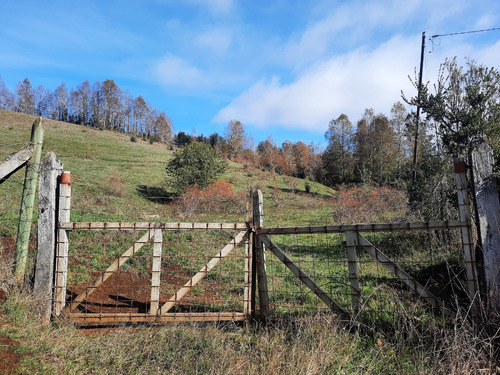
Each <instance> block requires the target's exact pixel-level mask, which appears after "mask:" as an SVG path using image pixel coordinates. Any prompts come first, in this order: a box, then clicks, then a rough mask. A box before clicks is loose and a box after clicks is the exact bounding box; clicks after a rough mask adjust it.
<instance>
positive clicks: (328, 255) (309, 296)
mask: <svg viewBox="0 0 500 375" xmlns="http://www.w3.org/2000/svg"><path fill="white" fill-rule="evenodd" d="M359 235H362V236H363V237H364V238H365V239H366V240H367V241H368V242H370V243H371V244H372V245H373V246H374V247H375V248H376V249H377V250H378V251H379V252H381V253H383V254H385V255H386V256H387V257H388V258H389V259H390V261H391V262H393V263H394V264H395V265H396V266H397V267H399V268H400V269H401V270H403V271H405V272H406V273H407V274H408V275H409V276H408V275H404V274H402V273H399V272H398V274H397V275H396V274H395V273H393V272H391V271H390V268H387V267H386V265H387V263H386V262H383V261H381V260H380V259H377V258H375V257H374V256H372V255H370V254H369V252H368V251H366V247H365V246H361V245H357V246H356V254H357V262H356V265H357V276H356V277H354V276H353V275H352V273H351V274H350V270H349V257H348V254H347V247H346V238H345V234H341V233H334V234H332V233H329V234H295V235H289V234H287V235H272V236H269V238H270V239H271V240H272V241H273V242H274V243H275V244H276V245H277V246H278V247H279V248H280V249H281V250H282V251H283V252H285V254H286V255H288V257H289V258H290V259H291V260H292V261H293V262H294V263H295V264H296V265H298V266H299V267H300V268H301V269H302V270H303V271H304V272H305V273H306V274H307V275H308V276H310V277H311V278H312V279H313V280H314V281H315V282H316V284H317V285H318V286H319V287H320V288H322V289H323V290H324V291H325V292H326V293H327V294H328V295H329V296H330V297H331V298H333V299H334V300H335V301H336V302H337V303H338V304H339V305H340V306H341V307H342V308H344V309H345V310H346V311H347V312H348V313H349V314H350V315H351V316H354V317H356V319H357V320H359V321H361V322H364V323H367V324H368V325H370V326H374V325H376V326H377V327H394V325H395V324H396V323H397V322H398V320H399V319H403V318H404V317H405V316H407V315H408V316H412V317H413V316H420V317H421V318H422V317H423V315H422V314H424V313H428V312H429V311H430V310H432V307H431V306H430V305H428V304H427V303H426V302H425V300H424V299H423V298H420V297H418V296H417V294H416V293H415V292H413V291H412V290H410V288H409V287H408V282H409V283H410V284H415V283H419V284H421V285H422V286H423V287H424V288H426V289H427V290H428V291H429V292H430V293H432V294H433V295H434V296H435V297H436V298H437V299H438V300H439V301H441V302H443V303H444V306H445V307H446V308H448V309H450V310H452V311H456V310H457V308H460V307H464V308H469V307H470V300H469V298H468V295H467V284H466V273H465V266H466V264H465V260H464V254H463V247H462V242H461V236H460V233H459V229H442V230H430V231H412V232H409V231H408V232H378V233H360V234H359ZM266 265H267V273H268V288H269V293H270V295H269V298H270V311H271V314H273V315H275V316H297V315H304V314H310V313H317V312H327V311H329V310H328V307H327V306H326V305H325V304H324V303H323V302H322V301H321V300H320V299H319V298H318V297H317V296H316V295H315V294H314V293H313V292H312V291H311V290H310V289H309V288H307V287H306V286H305V285H304V284H303V283H302V282H301V281H300V279H299V278H297V277H295V276H294V275H293V274H292V272H291V271H290V270H288V269H287V268H286V267H285V265H284V264H283V263H282V262H281V261H279V259H277V257H275V256H274V254H272V252H271V251H269V250H266ZM351 272H352V270H351ZM353 278H355V279H356V282H357V283H358V284H359V286H358V287H359V292H358V293H357V292H355V291H353V289H352V287H351V282H352V279H353ZM355 298H358V299H359V304H358V306H357V307H355V305H354V304H353V299H355ZM434 312H435V313H436V314H437V316H440V315H441V313H442V311H436V310H434Z"/></svg>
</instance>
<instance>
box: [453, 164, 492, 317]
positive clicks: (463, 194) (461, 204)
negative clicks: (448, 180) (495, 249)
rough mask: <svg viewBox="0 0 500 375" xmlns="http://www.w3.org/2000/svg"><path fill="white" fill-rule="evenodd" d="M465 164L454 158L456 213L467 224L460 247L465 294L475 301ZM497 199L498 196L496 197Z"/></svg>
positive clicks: (474, 269)
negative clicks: (464, 275) (462, 255)
mask: <svg viewBox="0 0 500 375" xmlns="http://www.w3.org/2000/svg"><path fill="white" fill-rule="evenodd" d="M466 170H467V169H466V166H465V162H464V160H463V158H456V159H455V182H456V184H457V195H458V213H459V216H460V221H462V222H464V223H465V224H467V226H466V227H464V228H461V235H462V247H463V250H464V259H465V272H466V275H467V294H468V296H469V299H470V300H471V301H476V297H477V296H478V291H479V283H478V277H477V271H476V253H475V248H474V244H473V238H474V237H473V234H472V229H471V223H472V220H471V209H470V202H469V189H468V186H467V175H466ZM497 201H498V197H497ZM474 305H475V308H474V310H473V314H475V315H477V313H478V311H479V310H478V308H479V305H480V304H478V303H474Z"/></svg>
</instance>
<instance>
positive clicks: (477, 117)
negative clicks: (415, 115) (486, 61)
mask: <svg viewBox="0 0 500 375" xmlns="http://www.w3.org/2000/svg"><path fill="white" fill-rule="evenodd" d="M413 84H414V85H415V86H416V80H415V82H413ZM403 99H404V100H406V102H407V103H409V104H412V105H420V107H421V109H422V112H423V113H425V114H426V115H427V117H428V118H431V119H433V120H434V121H436V122H437V123H438V125H439V133H440V136H441V139H442V143H443V146H444V147H445V148H446V149H447V151H448V152H449V153H451V154H454V155H465V153H466V152H467V150H468V148H469V145H470V142H471V141H472V140H474V139H477V138H486V139H490V142H491V141H492V138H494V137H495V135H496V134H497V133H498V128H499V124H500V73H499V72H498V70H496V69H495V68H487V67H485V66H483V65H478V64H477V63H476V62H474V61H472V60H468V61H467V63H466V67H465V68H464V67H459V66H458V64H457V60H456V58H453V59H451V60H448V59H447V60H446V61H445V62H444V63H443V64H441V67H440V71H439V75H438V80H437V83H436V84H435V85H434V93H431V91H430V89H429V85H428V84H427V85H425V86H423V87H422V91H421V94H420V100H419V99H418V97H413V98H411V99H406V98H405V97H404V95H403Z"/></svg>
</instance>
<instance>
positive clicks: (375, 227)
mask: <svg viewBox="0 0 500 375" xmlns="http://www.w3.org/2000/svg"><path fill="white" fill-rule="evenodd" d="M465 226H466V224H465V223H464V222H462V221H460V220H446V221H426V222H415V223H378V224H352V225H324V226H309V227H294V228H291V227H281V228H256V231H257V234H265V235H268V234H269V235H270V234H274V235H276V234H317V233H345V232H396V231H410V230H435V229H454V228H457V229H458V228H463V227H465Z"/></svg>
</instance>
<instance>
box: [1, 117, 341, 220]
mask: <svg viewBox="0 0 500 375" xmlns="http://www.w3.org/2000/svg"><path fill="white" fill-rule="evenodd" d="M34 120H35V117H34V116H29V115H25V114H20V113H16V112H11V111H0V158H2V159H3V158H4V157H5V156H7V155H8V154H10V153H12V152H15V151H16V150H18V149H19V148H20V147H22V145H24V144H27V143H28V142H29V137H30V130H31V125H32V123H33V121H34ZM42 124H43V128H44V130H45V137H44V145H43V153H42V155H45V154H46V153H47V152H48V151H53V152H55V153H56V155H57V157H58V158H59V159H60V160H61V162H62V163H63V164H64V169H65V170H68V171H70V172H71V175H72V190H73V196H75V197H76V199H75V200H74V201H73V208H74V210H75V211H74V214H76V215H77V216H76V217H75V219H77V220H78V219H82V215H83V216H85V219H87V220H98V218H91V217H90V216H91V214H90V213H89V212H85V214H84V213H81V215H80V216H78V211H79V210H81V209H83V208H84V207H86V208H88V207H89V205H90V206H91V205H92V204H95V203H96V202H92V199H90V200H89V199H83V197H84V196H85V197H87V198H95V197H120V198H128V199H127V203H126V205H127V207H128V211H124V210H123V205H122V202H123V199H121V200H120V201H116V200H115V201H112V200H108V201H106V202H105V205H107V206H109V207H113V206H115V207H117V206H120V207H121V208H122V210H121V215H119V216H121V218H122V219H123V220H131V219H133V218H134V217H138V216H141V212H144V213H149V214H151V212H153V211H154V213H158V211H162V213H161V214H160V215H159V216H160V217H162V219H164V220H169V215H168V214H166V212H167V211H168V207H167V206H165V205H164V204H163V205H161V204H152V202H155V200H154V199H148V195H158V194H165V193H168V192H164V191H162V187H163V185H164V184H163V181H164V179H165V178H166V173H165V165H166V162H167V161H168V160H169V159H170V158H171V156H172V153H173V151H172V150H170V149H169V148H168V147H167V146H166V145H164V144H160V143H154V144H150V143H149V142H148V141H144V140H142V139H140V138H137V140H136V141H135V142H132V141H131V137H130V135H127V134H122V133H117V132H111V131H101V130H98V129H94V128H88V127H84V126H79V125H74V124H68V123H63V122H58V121H53V120H48V119H43V123H42ZM23 173H24V172H23V171H20V172H18V174H17V175H16V176H13V180H15V181H16V182H20V180H21V179H22V177H23ZM222 179H223V180H226V181H228V182H229V183H231V185H232V187H233V189H234V191H235V192H236V193H237V194H239V195H241V194H242V193H243V192H245V191H246V190H247V189H248V187H249V186H253V187H254V188H259V189H261V190H262V191H263V194H264V196H265V197H266V199H271V196H272V199H274V200H276V201H286V200H290V199H295V198H297V197H303V196H304V191H305V181H304V180H301V179H296V178H293V177H288V176H277V175H272V174H271V173H269V172H264V171H261V170H258V169H255V168H251V167H249V166H246V165H241V164H238V163H234V162H230V163H229V168H228V170H227V172H226V173H225V175H224V176H223V177H222ZM308 184H309V185H310V189H311V190H310V191H311V193H312V195H311V198H314V197H317V196H323V197H330V196H332V195H333V194H334V191H333V190H332V189H330V188H327V187H325V186H323V185H321V184H318V183H315V182H308ZM3 185H4V186H2V185H0V189H2V190H0V192H1V194H2V196H3V198H4V200H3V203H2V212H5V211H6V210H7V211H11V215H15V210H14V211H12V210H13V209H14V208H15V207H16V204H15V202H16V200H18V196H19V190H20V188H19V184H16V185H10V186H9V184H3ZM78 197H80V198H81V200H78ZM156 201H158V200H156ZM98 203H99V205H100V206H102V204H103V201H102V199H101V200H100V201H99V202H98ZM162 203H164V202H162ZM127 212H128V213H129V214H128V213H127ZM115 213H116V212H115ZM111 216H112V215H111ZM111 218H112V217H108V219H111ZM100 219H104V218H103V217H102V216H101V218H100ZM114 219H120V217H116V216H115V217H114ZM171 219H177V218H171Z"/></svg>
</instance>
